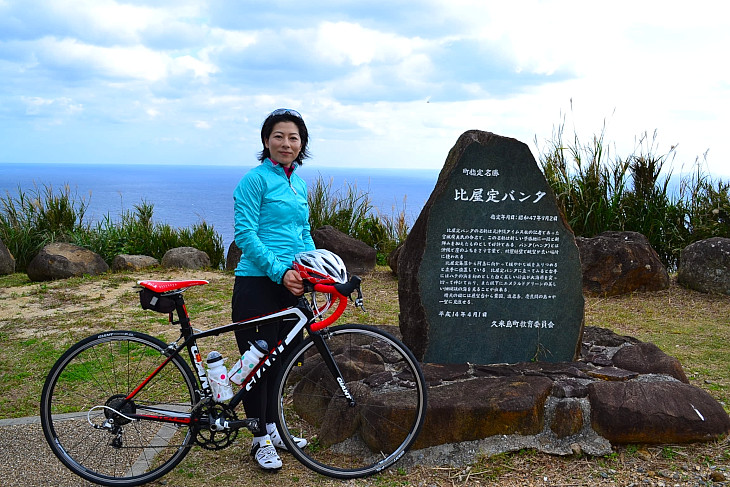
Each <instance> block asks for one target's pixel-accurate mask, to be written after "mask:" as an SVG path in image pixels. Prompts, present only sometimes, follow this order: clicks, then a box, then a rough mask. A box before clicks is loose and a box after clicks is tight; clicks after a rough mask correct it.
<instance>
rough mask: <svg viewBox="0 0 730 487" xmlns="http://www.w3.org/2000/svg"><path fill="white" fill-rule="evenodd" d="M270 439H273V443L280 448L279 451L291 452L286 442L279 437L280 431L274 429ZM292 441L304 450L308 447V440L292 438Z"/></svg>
mask: <svg viewBox="0 0 730 487" xmlns="http://www.w3.org/2000/svg"><path fill="white" fill-rule="evenodd" d="M269 437H270V438H271V443H272V444H273V445H274V446H275V447H276V448H278V449H279V450H284V451H289V449H288V448H287V447H286V445H285V444H284V442H283V441H282V440H281V436H279V430H277V429H276V428H274V431H273V432H271V433H269ZM291 438H292V440H294V443H295V444H296V445H297V446H298V447H299V448H304V447H305V446H307V440H306V439H305V438H299V437H298V436H292V437H291Z"/></svg>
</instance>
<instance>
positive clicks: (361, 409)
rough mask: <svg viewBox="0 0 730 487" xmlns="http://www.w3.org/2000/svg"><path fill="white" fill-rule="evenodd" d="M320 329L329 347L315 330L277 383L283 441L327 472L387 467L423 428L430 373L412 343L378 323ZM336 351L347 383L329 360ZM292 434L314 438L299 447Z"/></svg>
mask: <svg viewBox="0 0 730 487" xmlns="http://www.w3.org/2000/svg"><path fill="white" fill-rule="evenodd" d="M321 336H322V337H323V342H324V344H325V347H324V349H323V350H322V353H320V350H318V347H317V345H316V343H315V340H316V337H313V336H310V337H308V338H307V339H306V340H305V341H304V342H303V343H302V344H301V345H300V346H299V347H298V348H297V349H295V350H294V351H293V352H292V354H291V356H290V358H289V359H288V360H287V363H286V364H285V365H284V367H282V371H281V373H280V375H279V381H278V383H277V384H278V385H277V393H278V395H279V398H280V400H279V402H278V415H277V427H278V428H279V432H280V433H281V437H282V440H283V441H284V442H285V444H286V446H287V448H288V450H289V451H290V452H291V453H292V454H293V455H294V456H295V457H296V458H297V459H298V460H299V461H300V462H302V463H303V464H304V465H306V466H307V467H309V468H311V469H313V470H314V471H316V472H318V473H321V474H323V475H327V476H330V477H335V478H340V479H349V478H356V477H365V476H367V475H372V474H375V473H377V472H380V471H382V470H383V469H385V468H388V467H390V466H391V465H392V464H393V463H395V462H396V461H397V460H398V459H399V458H400V457H401V456H402V455H403V453H404V452H405V451H406V450H408V448H409V447H410V446H411V445H412V444H413V442H414V441H415V440H416V437H417V436H418V433H419V431H420V430H421V426H422V425H423V420H424V417H425V414H426V385H425V381H424V378H423V372H421V368H420V366H419V364H418V361H417V360H416V359H415V357H414V356H413V354H412V353H411V351H410V350H408V348H406V347H405V346H404V345H403V344H402V343H401V342H400V341H398V340H397V339H396V338H394V337H393V336H391V335H390V334H388V333H385V332H383V331H381V330H379V329H377V328H373V327H369V326H363V325H342V326H337V327H333V328H332V329H331V330H329V329H328V330H325V331H323V332H322V333H321ZM325 349H328V350H329V352H327V350H325ZM330 355H331V356H332V358H333V359H334V364H336V366H337V368H338V369H339V371H340V373H341V374H342V376H343V378H344V384H340V383H339V382H338V381H337V380H336V379H335V377H334V376H333V375H332V373H331V371H330V370H331V365H330V366H328V365H327V361H326V358H327V357H328V356H330ZM343 385H344V386H346V387H343ZM346 394H347V395H349V396H350V397H349V398H348V397H346ZM292 436H298V437H303V438H306V439H307V440H308V442H309V443H308V444H307V445H306V446H304V447H303V448H299V447H298V446H297V445H296V444H294V442H293V441H292V440H291V437H292Z"/></svg>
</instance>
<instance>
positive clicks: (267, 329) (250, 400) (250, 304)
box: [231, 276, 298, 436]
mask: <svg viewBox="0 0 730 487" xmlns="http://www.w3.org/2000/svg"><path fill="white" fill-rule="evenodd" d="M297 302H298V298H297V297H296V296H294V295H293V294H292V293H290V292H289V290H288V289H287V288H286V287H284V286H283V285H282V284H276V283H275V282H274V281H272V280H271V279H269V278H268V277H241V276H236V281H235V283H234V284H233V298H232V299H231V307H232V310H233V311H232V314H231V317H232V319H233V321H234V322H235V321H242V320H245V319H247V318H254V317H256V316H261V315H264V314H267V313H273V312H275V311H279V310H281V309H284V308H287V307H289V306H294V305H296V304H297ZM288 331H289V330H288V329H287V327H285V326H283V323H281V322H278V323H272V324H269V325H265V326H261V327H256V326H252V327H251V328H247V329H245V330H241V331H237V332H236V342H237V343H238V349H239V350H240V352H241V354H243V353H244V352H245V351H246V350H248V349H249V347H250V345H249V342H253V341H255V340H265V341H266V344H267V345H268V347H269V350H270V349H271V348H272V347H273V346H274V345H275V344H277V343H278V342H279V340H281V339H283V338H284V337H286V335H287V333H288ZM292 345H293V344H292ZM289 350H291V348H290V349H289ZM284 358H285V356H280V357H279V358H278V360H277V361H276V362H275V363H274V365H273V366H271V367H270V368H269V369H267V370H266V374H265V375H264V376H263V377H262V378H261V380H260V381H258V382H257V383H256V385H255V386H254V387H253V389H251V391H249V392H248V393H247V394H246V396H245V397H244V399H243V407H244V409H245V411H246V417H247V418H259V431H253V434H254V436H264V435H266V434H267V432H266V423H273V422H274V419H275V418H276V391H275V390H274V381H275V380H276V376H277V374H278V372H279V369H280V368H281V364H282V360H283V359H284Z"/></svg>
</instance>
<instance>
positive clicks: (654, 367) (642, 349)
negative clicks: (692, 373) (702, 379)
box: [613, 342, 689, 384]
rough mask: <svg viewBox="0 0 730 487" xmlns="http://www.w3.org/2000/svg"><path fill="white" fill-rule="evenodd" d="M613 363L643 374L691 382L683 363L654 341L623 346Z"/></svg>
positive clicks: (614, 357) (617, 352)
mask: <svg viewBox="0 0 730 487" xmlns="http://www.w3.org/2000/svg"><path fill="white" fill-rule="evenodd" d="M613 364H614V365H615V366H616V367H620V368H622V369H626V370H632V371H634V372H639V373H641V374H664V375H668V376H670V377H674V378H675V379H677V380H678V381H680V382H684V383H685V384H689V380H687V375H686V374H685V373H684V369H683V368H682V364H680V363H679V360H677V359H676V358H674V357H670V356H669V355H667V354H666V353H664V352H662V351H661V349H660V348H659V347H657V346H656V345H654V344H653V343H648V342H641V343H637V344H635V345H627V346H625V347H621V348H620V349H619V350H618V351H616V353H615V354H614V356H613Z"/></svg>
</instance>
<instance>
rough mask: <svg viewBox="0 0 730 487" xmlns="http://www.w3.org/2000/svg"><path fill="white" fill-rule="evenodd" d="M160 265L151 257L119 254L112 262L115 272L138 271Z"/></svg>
mask: <svg viewBox="0 0 730 487" xmlns="http://www.w3.org/2000/svg"><path fill="white" fill-rule="evenodd" d="M156 265H160V261H159V260H157V259H155V258H154V257H150V256H149V255H128V254H119V255H117V256H116V257H114V260H112V270H113V271H138V270H141V269H146V268H147V267H154V266H156Z"/></svg>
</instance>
